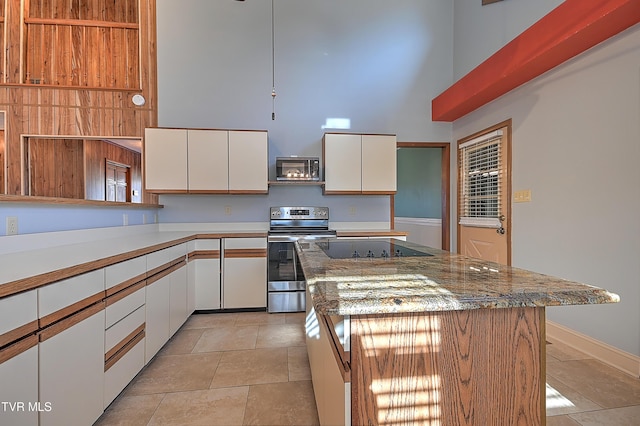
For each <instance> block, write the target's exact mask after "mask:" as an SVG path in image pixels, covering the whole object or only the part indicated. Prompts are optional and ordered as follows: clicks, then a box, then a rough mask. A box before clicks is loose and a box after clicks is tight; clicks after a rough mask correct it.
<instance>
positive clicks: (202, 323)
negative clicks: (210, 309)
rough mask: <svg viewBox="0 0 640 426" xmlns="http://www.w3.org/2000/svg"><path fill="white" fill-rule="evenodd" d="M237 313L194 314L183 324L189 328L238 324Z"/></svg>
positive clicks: (185, 327) (184, 327)
mask: <svg viewBox="0 0 640 426" xmlns="http://www.w3.org/2000/svg"><path fill="white" fill-rule="evenodd" d="M236 315H237V314H235V313H216V314H194V315H191V316H190V317H189V319H188V320H187V321H186V322H185V323H184V325H183V326H182V328H183V329H189V328H214V327H222V326H234V325H235V324H236Z"/></svg>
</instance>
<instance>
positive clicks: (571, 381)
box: [547, 359, 640, 408]
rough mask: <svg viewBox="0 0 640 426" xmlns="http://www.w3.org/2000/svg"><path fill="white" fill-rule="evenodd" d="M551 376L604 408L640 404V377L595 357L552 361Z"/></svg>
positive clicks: (550, 366) (550, 365)
mask: <svg viewBox="0 0 640 426" xmlns="http://www.w3.org/2000/svg"><path fill="white" fill-rule="evenodd" d="M549 376H551V377H553V378H554V379H557V380H559V381H560V382H562V383H564V384H565V385H567V386H569V387H571V388H572V389H574V390H576V391H578V392H579V393H580V394H581V395H583V396H584V397H586V398H588V399H590V400H591V401H593V402H595V403H596V404H598V405H600V406H602V407H604V408H617V407H625V406H630V405H640V380H638V379H636V378H633V377H631V376H628V375H626V374H624V373H622V372H620V371H618V370H616V369H615V368H612V367H609V366H607V365H605V364H603V363H601V362H599V361H596V360H593V359H585V360H575V361H563V362H561V363H553V364H549V365H547V377H549Z"/></svg>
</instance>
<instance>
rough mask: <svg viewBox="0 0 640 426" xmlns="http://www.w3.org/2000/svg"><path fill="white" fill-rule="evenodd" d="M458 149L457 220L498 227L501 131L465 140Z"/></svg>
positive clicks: (464, 222) (500, 187)
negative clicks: (458, 190)
mask: <svg viewBox="0 0 640 426" xmlns="http://www.w3.org/2000/svg"><path fill="white" fill-rule="evenodd" d="M459 150H460V152H459V162H460V163H459V167H460V171H461V178H460V197H461V205H460V207H461V211H460V224H461V225H469V226H482V227H491V228H498V227H500V220H499V219H498V218H499V216H500V214H501V212H500V206H501V201H502V200H501V189H502V185H503V184H504V183H503V175H502V173H501V171H502V167H503V165H502V154H501V150H502V131H501V130H496V131H495V132H491V133H488V134H486V135H482V136H480V137H478V138H475V139H472V140H470V141H467V142H465V143H463V144H461V145H460V147H459Z"/></svg>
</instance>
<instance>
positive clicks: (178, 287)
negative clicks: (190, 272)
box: [169, 265, 189, 336]
mask: <svg viewBox="0 0 640 426" xmlns="http://www.w3.org/2000/svg"><path fill="white" fill-rule="evenodd" d="M169 277H171V290H170V292H169V335H170V336H173V335H174V334H175V332H176V331H178V329H179V328H180V327H181V326H182V324H184V322H185V321H186V320H187V317H188V316H189V314H187V266H186V265H185V266H183V267H182V268H180V269H178V270H176V271H173V272H172V273H171V274H169Z"/></svg>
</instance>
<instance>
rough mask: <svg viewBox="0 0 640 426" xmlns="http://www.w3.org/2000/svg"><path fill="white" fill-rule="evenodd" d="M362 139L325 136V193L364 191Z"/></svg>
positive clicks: (338, 135)
mask: <svg viewBox="0 0 640 426" xmlns="http://www.w3.org/2000/svg"><path fill="white" fill-rule="evenodd" d="M361 157H362V137H361V136H360V135H350V134H333V133H332V134H325V135H324V181H325V191H326V192H329V191H335V192H357V193H360V192H361V191H362V161H361Z"/></svg>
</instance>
